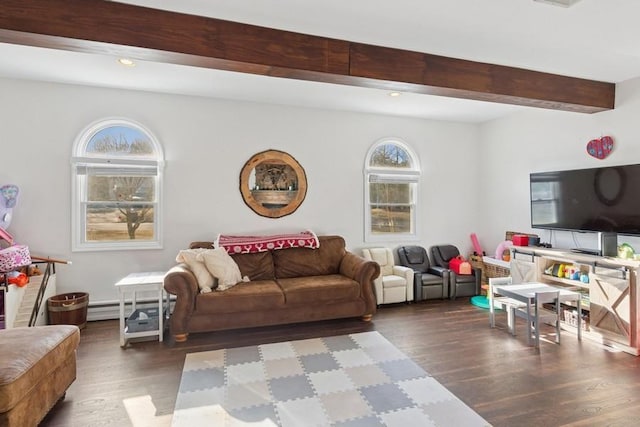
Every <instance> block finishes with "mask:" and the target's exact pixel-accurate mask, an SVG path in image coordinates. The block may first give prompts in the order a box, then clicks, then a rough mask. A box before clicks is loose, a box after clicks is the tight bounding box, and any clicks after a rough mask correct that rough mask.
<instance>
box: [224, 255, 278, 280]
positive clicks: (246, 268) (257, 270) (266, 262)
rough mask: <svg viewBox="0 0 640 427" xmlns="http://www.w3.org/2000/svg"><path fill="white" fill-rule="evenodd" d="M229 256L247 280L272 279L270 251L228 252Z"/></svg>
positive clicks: (273, 276) (273, 274)
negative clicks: (250, 252) (251, 252)
mask: <svg viewBox="0 0 640 427" xmlns="http://www.w3.org/2000/svg"><path fill="white" fill-rule="evenodd" d="M230 255H231V258H233V260H234V261H235V262H236V264H238V267H239V268H240V273H241V274H242V275H243V276H247V277H248V278H249V280H273V279H275V277H276V276H275V273H274V271H273V257H272V256H271V251H269V252H258V253H254V254H230Z"/></svg>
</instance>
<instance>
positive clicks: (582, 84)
mask: <svg viewBox="0 0 640 427" xmlns="http://www.w3.org/2000/svg"><path fill="white" fill-rule="evenodd" d="M0 42H5V43H13V44H20V45H27V46H37V47H45V48H53V49H62V50H69V51H77V52H87V53H100V54H107V55H113V56H128V57H131V58H133V59H139V60H148V61H158V62H169V63H175V64H182V65H190V66H196V67H205V68H212V69H221V70H229V71H237V72H243V73H251V74H260V75H266V76H276V77H284V78H293V79H302V80H311V81H318V82H328V83H338V84H346V85H353V86H363V87H376V88H383V89H390V90H400V91H407V92H417V93H426V94H433V95H439V96H449V97H455V98H465V99H473V100H480V101H490V102H499V103H506V104H515V105H524V106H531V107H540V108H547V109H556V110H565V111H574V112H582V113H595V112H599V111H604V110H610V109H613V108H614V104H615V84H612V83H606V82H599V81H593V80H586V79H579V78H573V77H568V76H561V75H556V74H549V73H542V72H538V71H531V70H525V69H520V68H513V67H506V66H502V65H494V64H486V63H481V62H474V61H467V60H462V59H455V58H447V57H443V56H437V55H430V54H428V53H421V52H412V51H406V50H401V49H393V48H388V47H380V46H371V45H365V44H360V43H354V42H349V41H346V40H336V39H331V38H326V37H319V36H312V35H307V34H301V33H294V32H290V31H283V30H276V29H271V28H264V27H259V26H255V25H248V24H241V23H236V22H229V21H223V20H219V19H214V18H208V17H202V16H195V15H187V14H182V13H175V12H170V11H164V10H157V9H150V8H144V7H139V6H133V5H128V4H123V3H116V2H111V1H105V0H2V2H1V3H0Z"/></svg>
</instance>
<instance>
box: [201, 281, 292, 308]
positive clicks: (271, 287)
mask: <svg viewBox="0 0 640 427" xmlns="http://www.w3.org/2000/svg"><path fill="white" fill-rule="evenodd" d="M284 305H285V299H284V293H283V292H282V289H280V286H278V284H277V283H276V282H275V281H273V280H257V281H251V282H241V283H238V284H237V285H236V286H234V287H232V288H231V289H227V290H226V291H224V292H210V293H207V294H200V295H198V297H197V298H196V311H198V312H207V313H212V314H216V313H234V312H248V311H259V310H272V309H273V310H276V309H280V308H283V307H284Z"/></svg>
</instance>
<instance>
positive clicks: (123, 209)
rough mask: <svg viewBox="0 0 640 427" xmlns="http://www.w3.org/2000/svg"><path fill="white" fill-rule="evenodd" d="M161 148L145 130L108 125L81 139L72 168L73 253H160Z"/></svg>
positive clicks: (124, 123)
mask: <svg viewBox="0 0 640 427" xmlns="http://www.w3.org/2000/svg"><path fill="white" fill-rule="evenodd" d="M163 164H164V155H163V152H162V147H161V146H160V144H159V143H158V140H157V139H156V138H155V136H153V134H152V133H151V132H150V131H149V130H148V129H146V128H145V127H144V126H142V125H140V124H139V123H136V122H134V121H132V120H128V119H104V120H100V121H98V122H95V123H93V124H91V125H89V126H88V127H87V128H85V129H84V130H83V131H82V132H81V133H80V135H78V137H77V139H76V141H75V144H74V152H73V157H72V160H71V165H72V173H71V176H72V191H73V195H72V204H73V205H72V207H71V217H72V250H74V251H91V250H117V249H159V248H161V247H162V236H161V217H162V215H161V213H162V212H161V211H162V209H161V208H162V206H161V204H160V201H161V196H162V167H163Z"/></svg>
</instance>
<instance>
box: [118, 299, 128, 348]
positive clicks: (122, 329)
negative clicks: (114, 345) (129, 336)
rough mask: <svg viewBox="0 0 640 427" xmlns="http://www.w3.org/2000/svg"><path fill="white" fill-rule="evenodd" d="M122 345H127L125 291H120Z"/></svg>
mask: <svg viewBox="0 0 640 427" xmlns="http://www.w3.org/2000/svg"><path fill="white" fill-rule="evenodd" d="M119 294H120V347H124V346H125V345H126V342H125V339H124V292H122V291H120V292H119Z"/></svg>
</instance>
